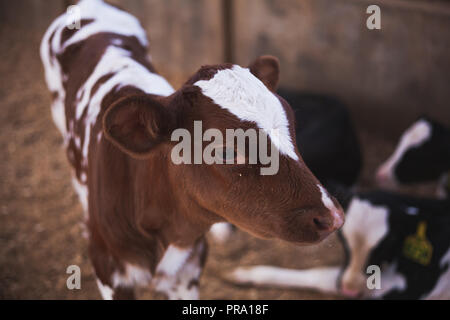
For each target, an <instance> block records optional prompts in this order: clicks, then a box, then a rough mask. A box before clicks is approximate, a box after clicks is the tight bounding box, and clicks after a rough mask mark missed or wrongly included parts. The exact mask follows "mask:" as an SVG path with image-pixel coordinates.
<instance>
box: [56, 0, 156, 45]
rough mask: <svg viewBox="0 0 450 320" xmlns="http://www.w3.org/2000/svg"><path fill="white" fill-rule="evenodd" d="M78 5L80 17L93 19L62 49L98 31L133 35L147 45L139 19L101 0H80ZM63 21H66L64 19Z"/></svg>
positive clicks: (67, 41)
mask: <svg viewBox="0 0 450 320" xmlns="http://www.w3.org/2000/svg"><path fill="white" fill-rule="evenodd" d="M78 7H79V9H80V14H81V19H94V21H92V22H91V23H89V24H88V25H86V26H84V27H82V28H81V29H80V30H78V31H77V32H75V33H74V35H73V36H72V37H70V38H69V39H68V40H66V42H65V43H64V44H63V47H62V48H61V49H62V50H64V49H65V48H67V47H68V46H70V45H71V44H74V43H77V42H80V41H83V40H85V39H87V38H89V37H90V36H92V35H94V34H96V33H99V32H110V33H117V34H120V35H124V36H135V37H136V38H137V39H138V40H139V42H140V43H141V44H142V45H143V46H147V37H146V34H145V31H144V29H143V28H142V27H141V25H140V23H139V20H138V19H136V18H135V17H134V16H132V15H131V14H129V13H127V12H125V11H123V10H120V9H117V8H115V7H113V6H111V5H109V4H107V3H105V2H103V1H101V0H82V1H80V2H79V3H78ZM65 19H67V18H65ZM64 22H65V23H66V20H64Z"/></svg>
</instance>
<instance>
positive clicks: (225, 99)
mask: <svg viewBox="0 0 450 320" xmlns="http://www.w3.org/2000/svg"><path fill="white" fill-rule="evenodd" d="M194 85H196V86H198V87H200V88H201V90H202V93H203V94H204V95H205V96H207V97H209V98H211V99H212V100H213V101H214V103H215V104H217V105H218V106H220V107H221V108H223V109H226V110H228V111H229V112H231V113H232V114H234V115H235V116H236V117H238V118H239V119H240V120H243V121H250V122H254V123H255V124H256V125H257V126H258V127H259V128H260V129H262V130H263V131H264V132H265V133H266V134H267V135H268V136H269V137H270V139H271V141H272V143H273V144H274V145H275V146H276V147H277V148H278V150H279V151H280V153H281V154H284V155H287V156H289V157H290V158H292V159H294V160H298V156H297V154H296V153H295V148H294V145H293V143H292V139H291V136H290V133H289V122H288V119H287V117H286V113H285V111H284V109H283V106H282V105H281V102H280V100H279V99H278V98H277V97H276V96H275V95H274V94H273V93H272V92H271V91H270V90H269V89H267V87H266V86H265V85H264V84H263V83H262V82H261V80H259V79H258V78H257V77H255V76H254V75H253V74H252V73H251V72H250V70H249V69H247V68H242V67H240V66H238V65H234V66H233V67H232V68H231V69H224V70H219V71H217V73H216V74H215V75H214V77H212V78H211V79H209V80H199V81H197V82H196V83H195V84H194Z"/></svg>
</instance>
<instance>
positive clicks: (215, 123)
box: [103, 56, 344, 243]
mask: <svg viewBox="0 0 450 320" xmlns="http://www.w3.org/2000/svg"><path fill="white" fill-rule="evenodd" d="M278 77H279V65H278V60H276V59H275V58H273V57H268V56H264V57H260V58H258V59H257V60H256V61H255V62H254V63H253V64H251V65H250V67H248V68H243V67H240V66H237V65H231V64H223V65H215V66H204V67H202V68H201V69H200V70H199V71H198V72H197V73H196V74H195V75H194V76H193V77H192V78H191V79H190V80H188V81H187V82H186V84H185V85H184V86H183V87H182V88H181V89H180V90H178V91H177V92H175V93H174V94H173V95H172V96H169V97H166V98H160V97H151V96H132V97H127V98H124V99H122V100H120V101H118V102H116V103H115V104H113V105H112V106H111V107H109V109H108V110H107V112H106V113H105V115H104V119H103V125H104V131H105V135H106V137H107V138H108V139H109V140H110V141H112V142H113V143H114V144H116V145H117V146H119V147H120V148H121V149H122V150H123V151H125V152H127V153H128V154H129V155H131V156H132V157H138V158H142V159H144V160H145V159H147V161H166V165H167V168H168V169H167V172H168V174H169V177H167V181H168V183H170V184H171V185H172V186H173V193H174V195H176V197H177V200H176V201H182V202H183V204H184V205H183V207H184V208H183V210H188V211H190V213H189V214H190V215H191V216H192V215H199V218H200V216H202V217H201V218H207V219H210V222H211V223H214V222H218V221H223V220H227V221H229V222H231V223H233V224H235V225H237V226H238V227H240V228H241V229H243V230H245V231H247V232H249V233H251V234H254V235H256V236H259V237H264V238H272V237H274V238H281V239H284V240H287V241H292V242H297V243H312V242H316V241H320V240H322V239H323V238H325V237H326V236H327V235H329V234H330V233H331V232H333V231H334V230H336V229H338V228H339V227H341V226H342V224H343V221H344V218H343V213H342V209H341V207H340V205H339V204H338V203H337V201H336V200H335V199H334V198H332V197H331V196H330V195H329V194H328V193H327V191H326V190H325V189H324V188H323V187H322V185H321V184H320V182H319V181H318V180H317V179H316V178H315V177H314V175H313V174H312V173H311V171H310V170H309V169H308V168H307V167H306V165H305V163H304V162H303V160H302V158H301V156H300V154H299V152H298V150H297V148H296V144H295V132H294V126H295V124H294V117H293V112H292V109H291V107H290V106H289V104H288V103H287V102H286V101H285V100H284V99H282V98H281V97H279V96H278V95H276V94H275V88H276V85H277V82H278ZM230 130H231V131H230ZM230 132H231V134H230ZM233 134H235V135H233ZM240 134H241V135H240ZM242 134H243V135H242ZM242 136H243V137H244V138H243V140H241V142H242V144H239V139H240V138H239V137H242ZM186 145H187V147H186ZM240 146H241V147H240ZM242 146H243V148H242ZM252 150H253V151H252ZM255 150H256V152H255ZM264 150H266V151H267V152H266V154H264V152H263V151H264ZM208 156H210V157H209V158H208ZM266 156H268V158H267V157H266ZM211 160H214V161H211ZM267 160H269V161H267ZM330 161H332V159H330ZM149 183H151V182H150V181H149Z"/></svg>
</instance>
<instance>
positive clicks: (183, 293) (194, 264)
mask: <svg viewBox="0 0 450 320" xmlns="http://www.w3.org/2000/svg"><path fill="white" fill-rule="evenodd" d="M204 246H205V244H204V243H203V242H201V243H199V244H198V245H197V247H194V248H190V249H180V248H177V247H175V246H173V245H170V246H169V248H168V249H167V251H166V253H165V254H164V257H163V258H162V260H161V261H160V263H159V264H158V267H157V268H156V278H155V281H154V288H155V290H156V291H158V292H163V293H165V294H166V295H167V297H168V298H169V299H171V300H176V299H186V300H196V299H198V298H199V293H198V286H197V285H191V281H198V279H199V277H200V274H201V271H202V267H201V265H200V263H201V261H200V260H201V255H202V252H203V251H204V250H205V247H204Z"/></svg>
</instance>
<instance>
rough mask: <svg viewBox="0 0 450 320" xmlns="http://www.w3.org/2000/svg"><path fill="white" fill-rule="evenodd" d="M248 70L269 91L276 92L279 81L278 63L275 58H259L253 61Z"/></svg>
mask: <svg viewBox="0 0 450 320" xmlns="http://www.w3.org/2000/svg"><path fill="white" fill-rule="evenodd" d="M248 68H249V69H250V72H251V73H253V75H254V76H255V77H257V78H258V79H259V80H261V81H262V82H263V83H264V84H265V85H266V87H267V88H269V90H270V91H273V92H275V91H276V90H277V86H278V81H279V79H280V62H279V61H278V59H277V58H276V57H274V56H261V57H259V58H257V59H256V60H255V61H253V63H251V64H250V65H249V66H248Z"/></svg>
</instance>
